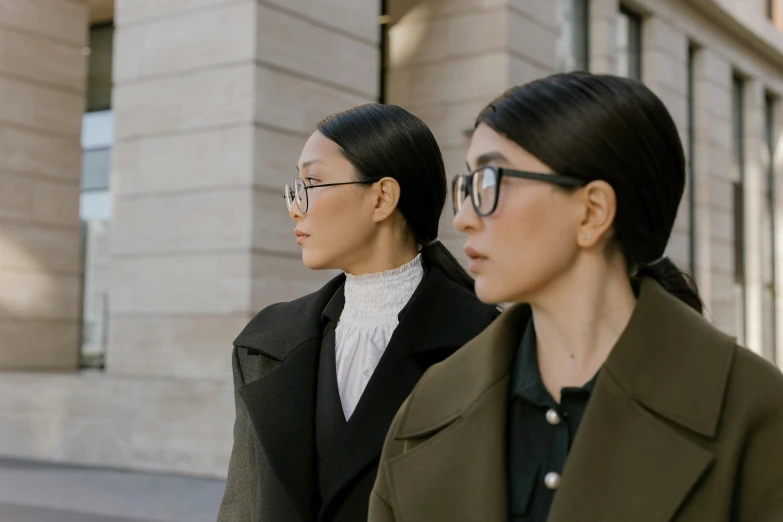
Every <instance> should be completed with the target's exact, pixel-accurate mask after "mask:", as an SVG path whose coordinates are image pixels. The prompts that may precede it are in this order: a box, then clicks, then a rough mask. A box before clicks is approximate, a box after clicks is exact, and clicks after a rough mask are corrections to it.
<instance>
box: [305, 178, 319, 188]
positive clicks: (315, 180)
mask: <svg viewBox="0 0 783 522" xmlns="http://www.w3.org/2000/svg"><path fill="white" fill-rule="evenodd" d="M305 181H307V184H308V185H309V186H311V187H312V186H313V185H315V184H316V183H318V180H317V179H315V178H305Z"/></svg>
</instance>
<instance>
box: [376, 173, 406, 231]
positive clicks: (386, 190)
mask: <svg viewBox="0 0 783 522" xmlns="http://www.w3.org/2000/svg"><path fill="white" fill-rule="evenodd" d="M372 190H373V191H374V193H375V208H373V220H374V221H375V222H376V223H380V222H381V221H384V220H385V219H386V218H388V217H389V216H391V215H392V214H393V213H394V211H395V210H397V204H398V203H399V202H400V184H399V183H397V180H396V179H394V178H383V179H381V180H380V181H376V182H375V184H374V185H373V187H372Z"/></svg>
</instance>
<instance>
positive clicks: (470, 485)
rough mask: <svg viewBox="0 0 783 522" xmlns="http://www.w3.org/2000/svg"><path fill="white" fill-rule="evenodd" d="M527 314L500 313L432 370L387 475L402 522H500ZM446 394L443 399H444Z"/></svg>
mask: <svg viewBox="0 0 783 522" xmlns="http://www.w3.org/2000/svg"><path fill="white" fill-rule="evenodd" d="M529 317H530V311H529V309H528V308H527V307H524V306H520V307H516V308H515V309H512V310H510V311H509V312H506V313H505V314H503V315H502V316H501V317H500V319H498V320H496V321H495V322H494V323H493V324H492V325H491V326H490V327H489V328H487V329H486V330H485V331H484V332H483V333H482V334H481V335H480V336H479V337H477V338H476V339H474V340H473V341H471V342H470V343H468V344H467V345H466V346H465V347H464V348H462V349H460V350H459V351H458V352H457V353H455V354H454V355H453V356H452V357H451V358H450V359H449V361H448V363H447V364H442V365H438V366H435V367H433V368H431V369H430V372H429V374H428V379H427V380H426V382H423V383H422V384H423V385H422V386H420V387H419V389H418V390H417V392H416V394H414V395H412V396H411V398H410V404H409V406H408V408H407V409H406V410H405V411H404V413H403V417H402V419H401V424H400V429H399V431H398V432H397V436H396V437H395V438H396V439H397V440H399V441H401V442H402V443H403V444H405V446H406V448H408V449H407V451H406V452H405V453H403V454H402V455H400V456H398V457H395V458H394V459H393V460H391V461H390V462H389V463H388V465H387V466H386V467H385V469H384V470H383V471H382V472H384V473H387V475H388V477H389V478H388V482H389V487H390V489H391V495H392V498H394V499H400V502H399V503H395V506H394V507H395V512H396V511H397V510H398V509H399V513H400V516H399V519H401V520H406V521H408V522H425V521H431V520H449V521H451V522H469V521H475V520H482V521H485V522H505V521H506V520H507V519H508V501H507V489H506V451H505V448H506V404H507V398H508V387H509V382H510V375H509V371H510V368H511V362H512V360H513V357H514V350H515V348H516V344H517V342H518V340H519V336H520V335H521V329H522V327H524V325H525V324H527V320H528V319H529ZM444 390H448V394H447V395H444Z"/></svg>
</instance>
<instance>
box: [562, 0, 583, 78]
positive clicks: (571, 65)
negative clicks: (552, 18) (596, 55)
mask: <svg viewBox="0 0 783 522" xmlns="http://www.w3.org/2000/svg"><path fill="white" fill-rule="evenodd" d="M557 7H558V9H557V25H558V27H560V37H559V38H558V40H557V67H558V70H560V71H562V72H569V71H587V70H588V69H589V53H588V27H589V21H588V17H587V16H588V11H587V10H588V0H559V2H558V6H557Z"/></svg>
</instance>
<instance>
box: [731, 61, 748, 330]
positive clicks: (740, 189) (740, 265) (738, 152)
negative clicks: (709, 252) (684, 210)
mask: <svg viewBox="0 0 783 522" xmlns="http://www.w3.org/2000/svg"><path fill="white" fill-rule="evenodd" d="M743 91H744V89H743V82H742V79H741V78H739V77H737V76H735V77H734V79H733V81H732V129H733V140H732V160H733V163H734V174H735V178H734V179H735V181H734V281H735V299H734V302H735V310H736V321H737V335H738V340H739V341H740V343H744V342H745V332H746V330H745V326H746V325H745V321H746V319H745V317H746V312H745V301H746V288H745V143H744V140H745V122H744V119H745V111H744V94H743Z"/></svg>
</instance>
